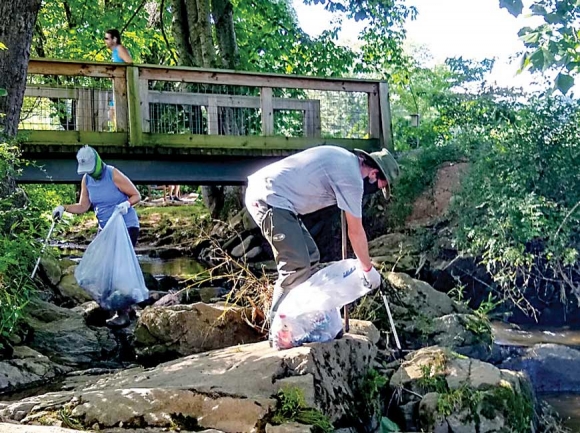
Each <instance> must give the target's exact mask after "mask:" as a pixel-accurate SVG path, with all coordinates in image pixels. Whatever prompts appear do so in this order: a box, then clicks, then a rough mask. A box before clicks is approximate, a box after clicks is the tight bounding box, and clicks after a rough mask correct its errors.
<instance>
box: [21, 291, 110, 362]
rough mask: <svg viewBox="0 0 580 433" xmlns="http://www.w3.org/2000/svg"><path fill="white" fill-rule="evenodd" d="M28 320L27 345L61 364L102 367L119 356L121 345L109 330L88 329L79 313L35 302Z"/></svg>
mask: <svg viewBox="0 0 580 433" xmlns="http://www.w3.org/2000/svg"><path fill="white" fill-rule="evenodd" d="M25 317H26V319H25V320H26V323H27V325H28V327H29V328H30V329H31V331H32V332H30V335H29V340H28V341H26V344H27V345H28V346H30V347H31V348H33V349H35V350H37V351H39V352H40V353H42V354H43V355H46V356H48V357H49V358H50V359H51V360H52V361H54V362H57V363H59V364H63V365H68V366H73V367H86V366H89V365H90V366H95V365H100V364H103V363H106V362H108V361H110V360H111V359H113V358H114V357H115V356H116V354H117V352H118V349H119V347H118V344H117V341H116V340H115V337H114V335H113V334H112V332H111V331H110V330H109V329H107V328H94V327H90V326H88V325H87V324H86V322H85V319H84V317H83V315H82V314H81V313H78V312H76V311H72V310H69V309H66V308H61V307H57V306H56V305H53V304H50V303H48V302H44V301H39V300H35V301H33V302H31V303H30V304H29V305H28V306H27V312H26V315H25Z"/></svg>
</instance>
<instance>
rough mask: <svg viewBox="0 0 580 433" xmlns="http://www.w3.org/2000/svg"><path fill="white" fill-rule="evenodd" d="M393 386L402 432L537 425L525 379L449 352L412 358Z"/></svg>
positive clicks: (430, 351)
mask: <svg viewBox="0 0 580 433" xmlns="http://www.w3.org/2000/svg"><path fill="white" fill-rule="evenodd" d="M389 386H390V388H391V390H392V392H394V393H397V395H399V397H400V399H401V401H400V404H399V408H404V409H405V410H401V409H399V411H398V413H395V414H394V416H393V418H395V420H396V421H398V423H399V425H401V426H402V427H403V430H412V429H416V430H420V431H434V432H452V433H462V432H466V433H467V432H474V431H477V432H480V433H481V432H485V433H489V432H500V431H514V432H524V431H530V428H531V425H532V422H533V420H534V407H535V397H534V394H533V390H532V386H531V383H530V381H529V379H528V378H527V377H526V376H525V374H523V373H517V372H513V371H510V370H502V369H499V368H497V367H495V366H493V365H491V364H488V363H486V362H482V361H479V360H476V359H470V358H467V357H465V356H461V355H459V354H456V353H454V352H452V351H450V350H449V349H447V348H441V347H437V346H432V347H427V348H423V349H421V350H418V351H416V352H413V353H411V354H409V355H408V356H407V357H406V358H405V361H404V362H403V363H402V365H401V366H400V367H399V369H398V370H397V371H396V372H395V373H394V374H393V376H392V377H391V381H390V384H389ZM416 430H415V431H416Z"/></svg>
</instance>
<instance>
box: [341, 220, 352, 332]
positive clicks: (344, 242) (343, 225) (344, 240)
mask: <svg viewBox="0 0 580 433" xmlns="http://www.w3.org/2000/svg"><path fill="white" fill-rule="evenodd" d="M340 229H341V231H342V260H345V259H346V256H347V245H348V244H347V237H346V230H347V227H346V215H345V213H344V211H343V210H342V211H340ZM349 330H350V324H349V317H348V304H347V305H345V306H344V332H348V331H349Z"/></svg>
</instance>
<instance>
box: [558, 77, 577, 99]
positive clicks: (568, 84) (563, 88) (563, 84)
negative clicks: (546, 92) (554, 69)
mask: <svg viewBox="0 0 580 433" xmlns="http://www.w3.org/2000/svg"><path fill="white" fill-rule="evenodd" d="M572 86H574V78H572V77H571V76H570V75H566V74H563V73H559V74H558V76H557V77H556V87H557V88H558V90H559V91H560V92H562V94H564V95H565V94H566V93H568V91H569V90H570V89H571V88H572Z"/></svg>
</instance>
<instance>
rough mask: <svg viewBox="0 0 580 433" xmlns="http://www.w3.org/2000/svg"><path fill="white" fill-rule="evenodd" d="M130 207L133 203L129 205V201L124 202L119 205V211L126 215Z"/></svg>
mask: <svg viewBox="0 0 580 433" xmlns="http://www.w3.org/2000/svg"><path fill="white" fill-rule="evenodd" d="M130 207H131V203H129V200H127V201H124V202H123V203H119V204H118V205H117V209H118V211H119V213H120V214H121V215H125V214H126V213H127V212H129V208H130Z"/></svg>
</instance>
